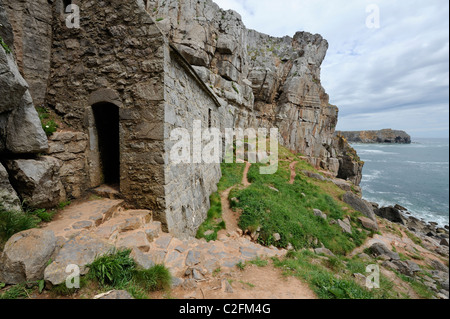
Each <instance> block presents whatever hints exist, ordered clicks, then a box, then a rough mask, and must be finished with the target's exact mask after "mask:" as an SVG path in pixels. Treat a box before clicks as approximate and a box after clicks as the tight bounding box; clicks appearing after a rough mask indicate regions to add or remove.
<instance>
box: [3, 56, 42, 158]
mask: <svg viewBox="0 0 450 319" xmlns="http://www.w3.org/2000/svg"><path fill="white" fill-rule="evenodd" d="M0 96H1V99H0V152H5V151H7V152H10V153H14V154H28V153H39V152H43V151H45V150H46V149H47V148H48V141H47V136H46V134H45V132H44V130H43V129H42V125H41V121H40V119H39V116H38V114H37V112H36V109H35V108H34V105H33V100H32V99H31V95H30V92H29V91H28V84H27V83H26V82H25V80H24V79H23V77H22V76H21V75H20V72H19V70H18V67H17V65H16V62H15V61H14V57H13V55H12V54H8V53H6V52H5V50H4V49H3V48H0Z"/></svg>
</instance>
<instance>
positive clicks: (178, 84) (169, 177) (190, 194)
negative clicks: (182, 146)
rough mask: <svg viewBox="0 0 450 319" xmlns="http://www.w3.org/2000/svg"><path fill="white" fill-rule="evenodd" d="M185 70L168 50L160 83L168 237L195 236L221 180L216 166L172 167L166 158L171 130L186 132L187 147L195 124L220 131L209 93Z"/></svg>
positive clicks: (171, 143)
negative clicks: (164, 99)
mask: <svg viewBox="0 0 450 319" xmlns="http://www.w3.org/2000/svg"><path fill="white" fill-rule="evenodd" d="M183 66H184V67H183ZM189 68H190V65H189V64H188V63H187V62H184V61H183V59H182V57H180V56H179V54H178V53H177V52H175V51H173V50H172V51H171V54H170V55H169V56H168V58H167V59H166V76H165V80H164V82H165V85H166V87H165V96H166V107H165V113H166V115H165V137H166V139H165V149H166V153H165V154H166V158H165V160H166V169H165V181H166V185H165V193H166V205H167V206H166V207H167V208H166V221H167V226H168V229H169V231H170V232H171V233H173V234H178V235H182V236H195V235H196V232H197V230H198V227H199V226H200V225H201V224H202V222H203V221H204V220H205V219H206V216H207V212H208V210H209V208H210V201H209V196H210V195H211V194H212V193H213V192H215V191H216V190H217V183H218V182H219V180H220V177H221V170H220V164H219V163H215V164H175V163H174V162H173V161H172V160H171V159H170V158H169V157H170V151H171V149H172V147H173V146H174V145H175V143H177V142H178V141H171V140H170V133H171V131H172V130H173V129H175V128H185V129H187V130H188V131H189V133H190V134H191V143H193V134H192V133H193V124H194V121H195V120H199V121H201V124H202V130H204V129H207V128H208V126H209V125H210V126H211V127H213V128H219V129H220V122H221V119H220V113H219V109H220V106H219V105H218V104H217V102H215V101H214V99H213V98H212V97H211V95H210V94H208V90H209V89H208V88H206V87H203V86H202V85H201V83H199V82H198V80H197V78H196V75H195V74H193V73H192V72H193V70H192V71H191V72H189ZM221 142H222V141H221V140H220V144H221ZM203 145H204V143H203ZM192 151H193V150H192V145H191V152H192Z"/></svg>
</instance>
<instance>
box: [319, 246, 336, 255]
mask: <svg viewBox="0 0 450 319" xmlns="http://www.w3.org/2000/svg"><path fill="white" fill-rule="evenodd" d="M314 252H315V253H316V254H317V255H320V254H324V255H326V256H330V257H335V254H333V252H332V251H331V250H329V249H328V248H323V247H322V248H316V249H314Z"/></svg>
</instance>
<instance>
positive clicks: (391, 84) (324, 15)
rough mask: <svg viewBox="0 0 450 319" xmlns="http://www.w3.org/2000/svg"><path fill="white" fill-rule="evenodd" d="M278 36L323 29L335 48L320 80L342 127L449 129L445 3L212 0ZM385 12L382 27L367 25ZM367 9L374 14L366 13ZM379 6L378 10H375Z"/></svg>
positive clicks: (443, 132)
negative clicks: (337, 113)
mask: <svg viewBox="0 0 450 319" xmlns="http://www.w3.org/2000/svg"><path fill="white" fill-rule="evenodd" d="M214 1H215V2H216V3H217V4H219V5H220V6H221V7H222V8H224V9H233V10H236V11H237V12H239V13H240V14H241V16H242V19H243V21H244V23H245V25H246V26H247V27H248V28H251V29H255V30H258V31H260V32H263V33H266V34H270V35H273V36H284V35H290V36H292V35H294V33H295V32H296V31H308V32H311V33H319V34H321V35H322V36H323V37H324V38H325V39H327V40H328V42H329V44H330V48H329V50H328V54H327V57H326V59H325V61H324V63H323V65H322V85H323V86H324V87H325V89H326V90H327V93H329V95H330V100H331V101H330V102H331V103H332V104H336V105H338V106H339V109H340V117H339V124H338V129H340V130H365V129H383V128H393V129H401V130H405V131H407V132H408V133H410V134H411V135H412V136H413V137H448V134H449V31H448V29H449V4H448V1H447V0H421V1H419V0H408V1H406V0H277V1H274V0H214ZM373 5H376V7H375V8H378V9H379V28H368V27H367V23H366V22H367V21H369V25H370V22H371V23H372V24H371V25H372V26H373V23H376V20H374V19H373V17H374V15H375V14H376V11H374V9H373V8H374V7H373ZM367 10H368V11H367ZM375 10H376V9H375Z"/></svg>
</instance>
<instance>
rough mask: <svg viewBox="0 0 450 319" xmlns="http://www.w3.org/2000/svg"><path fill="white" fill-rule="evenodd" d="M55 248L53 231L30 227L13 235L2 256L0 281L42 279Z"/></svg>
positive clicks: (18, 281) (17, 282)
mask: <svg viewBox="0 0 450 319" xmlns="http://www.w3.org/2000/svg"><path fill="white" fill-rule="evenodd" d="M55 248H56V237H55V234H54V233H53V231H48V230H41V229H30V230H26V231H23V232H20V233H17V234H15V235H13V236H12V237H11V238H10V239H9V240H8V242H7V243H6V245H5V249H4V252H3V254H2V256H1V258H0V260H1V263H0V282H4V283H7V284H20V283H24V282H25V281H37V280H40V279H42V278H43V277H44V269H45V267H46V266H47V263H48V261H49V260H50V258H51V256H52V254H53V252H54V251H55Z"/></svg>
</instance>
